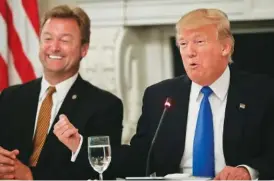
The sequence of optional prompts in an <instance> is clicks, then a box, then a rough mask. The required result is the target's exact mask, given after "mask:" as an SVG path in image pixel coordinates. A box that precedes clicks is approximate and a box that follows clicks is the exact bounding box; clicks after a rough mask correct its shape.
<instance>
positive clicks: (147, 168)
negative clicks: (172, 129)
mask: <svg viewBox="0 0 274 181" xmlns="http://www.w3.org/2000/svg"><path fill="white" fill-rule="evenodd" d="M170 107H171V98H170V97H168V98H166V101H165V104H164V110H163V113H162V115H161V118H160V121H159V123H158V127H157V129H156V131H155V134H154V136H153V139H152V141H151V144H150V147H149V150H148V154H147V160H146V176H149V171H150V156H151V151H152V149H153V146H154V143H155V140H156V138H157V135H158V132H159V130H160V127H161V124H162V122H163V120H164V117H165V115H166V112H167V110H168V109H169V108H170Z"/></svg>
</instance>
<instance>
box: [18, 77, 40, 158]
mask: <svg viewBox="0 0 274 181" xmlns="http://www.w3.org/2000/svg"><path fill="white" fill-rule="evenodd" d="M29 86H30V87H29V88H28V89H26V92H23V96H22V98H23V99H25V100H22V103H23V104H22V106H20V107H21V109H22V110H23V111H22V112H21V113H20V114H19V115H18V116H20V117H19V118H18V120H20V119H21V118H24V119H23V120H21V121H18V122H17V123H18V124H17V128H20V129H19V130H18V131H20V132H21V133H20V134H19V135H20V137H21V138H23V139H21V140H22V141H21V142H20V145H22V146H21V147H20V148H21V152H20V154H19V157H20V158H21V159H22V161H23V162H24V163H28V158H29V156H30V154H31V153H32V148H33V145H32V138H33V134H34V125H35V118H36V112H37V104H38V99H39V93H40V88H41V79H38V80H35V81H34V82H33V84H30V85H29ZM21 128H24V129H21ZM22 149H26V150H25V151H24V150H22Z"/></svg>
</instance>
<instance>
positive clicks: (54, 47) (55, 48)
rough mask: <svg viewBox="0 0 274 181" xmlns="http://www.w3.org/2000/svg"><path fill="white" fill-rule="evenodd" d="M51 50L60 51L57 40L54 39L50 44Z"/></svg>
mask: <svg viewBox="0 0 274 181" xmlns="http://www.w3.org/2000/svg"><path fill="white" fill-rule="evenodd" d="M50 48H51V51H53V52H59V51H60V43H59V41H58V40H54V41H53V42H52V44H51V47H50Z"/></svg>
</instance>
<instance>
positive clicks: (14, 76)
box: [7, 52, 22, 85]
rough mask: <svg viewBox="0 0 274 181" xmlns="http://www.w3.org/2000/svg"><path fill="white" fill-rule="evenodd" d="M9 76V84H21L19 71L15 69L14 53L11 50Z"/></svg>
mask: <svg viewBox="0 0 274 181" xmlns="http://www.w3.org/2000/svg"><path fill="white" fill-rule="evenodd" d="M8 55H9V56H8V60H9V62H8V64H7V65H8V78H9V85H16V84H21V83H22V81H21V78H20V76H19V74H18V72H17V70H16V69H15V66H14V63H13V62H14V61H13V57H12V53H11V52H9V53H8Z"/></svg>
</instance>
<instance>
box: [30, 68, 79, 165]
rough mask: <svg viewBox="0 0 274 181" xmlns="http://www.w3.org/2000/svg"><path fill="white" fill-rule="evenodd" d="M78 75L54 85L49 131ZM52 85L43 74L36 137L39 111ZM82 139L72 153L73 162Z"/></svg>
mask: <svg viewBox="0 0 274 181" xmlns="http://www.w3.org/2000/svg"><path fill="white" fill-rule="evenodd" d="M77 77H78V73H77V74H75V75H74V76H72V77H70V78H69V79H67V80H65V81H63V82H60V83H58V84H57V85H55V86H54V87H55V88H56V92H55V93H53V95H52V102H53V105H52V109H51V117H50V123H49V129H48V132H49V130H50V129H51V127H52V124H53V122H54V119H55V117H56V115H57V113H58V111H59V109H60V107H61V105H62V103H63V101H64V99H65V97H66V95H67V93H68V91H69V90H70V88H71V86H72V85H73V84H74V82H75V81H76V79H77ZM50 86H52V85H50V83H49V82H48V81H47V80H46V79H45V78H44V76H43V78H42V81H41V90H40V94H39V100H38V107H37V112H36V118H35V126H34V132H33V137H34V134H35V131H36V127H37V119H38V114H39V111H40V107H41V105H42V102H43V100H44V99H45V98H46V96H47V90H48V88H49V87H50ZM82 141H83V138H82V136H81V140H80V146H79V147H78V149H77V151H76V152H75V153H72V157H71V161H72V162H73V161H75V159H76V157H77V155H78V153H79V151H80V148H81V144H82Z"/></svg>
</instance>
